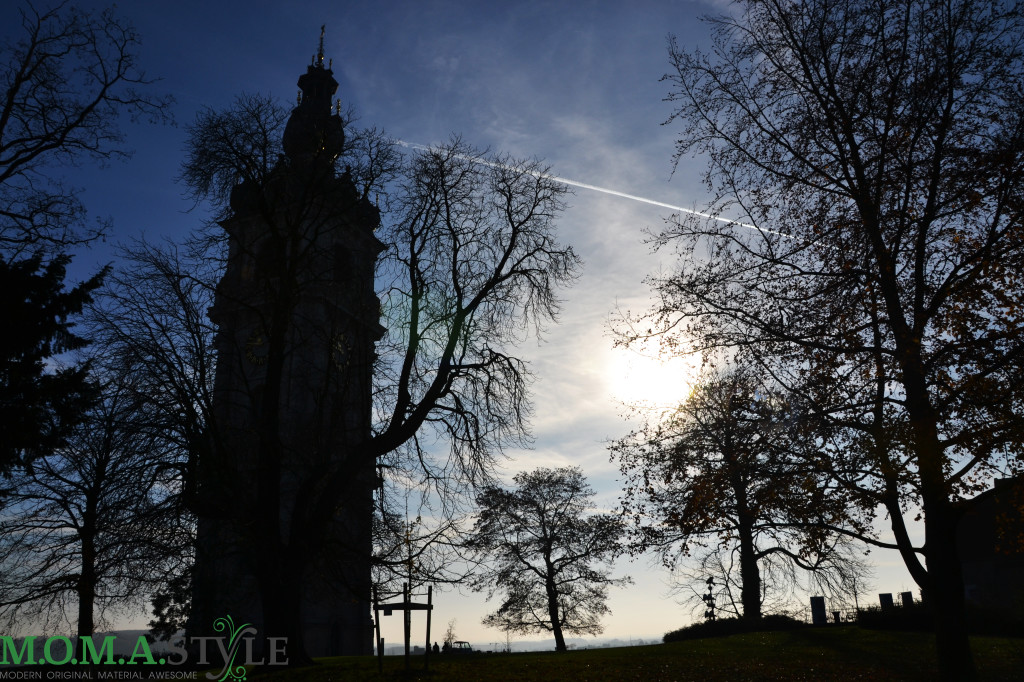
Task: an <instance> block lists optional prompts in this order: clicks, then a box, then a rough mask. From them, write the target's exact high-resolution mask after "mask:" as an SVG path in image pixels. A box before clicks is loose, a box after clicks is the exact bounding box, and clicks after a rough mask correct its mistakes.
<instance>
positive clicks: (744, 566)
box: [739, 517, 761, 620]
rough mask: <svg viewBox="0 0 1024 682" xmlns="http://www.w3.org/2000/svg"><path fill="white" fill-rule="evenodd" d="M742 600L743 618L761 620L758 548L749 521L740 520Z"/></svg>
mask: <svg viewBox="0 0 1024 682" xmlns="http://www.w3.org/2000/svg"><path fill="white" fill-rule="evenodd" d="M739 536H740V581H741V583H742V587H741V589H740V600H741V601H742V602H743V618H744V619H746V620H760V618H761V571H760V569H759V568H758V566H757V559H758V556H757V548H756V547H755V546H754V532H753V529H752V527H751V523H750V521H749V520H747V519H744V518H743V517H741V518H740V526H739Z"/></svg>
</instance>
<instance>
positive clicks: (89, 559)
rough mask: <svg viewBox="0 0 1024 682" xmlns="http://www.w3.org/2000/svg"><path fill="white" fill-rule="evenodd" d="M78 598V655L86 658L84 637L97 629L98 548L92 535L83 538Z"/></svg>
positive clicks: (76, 591) (80, 657)
mask: <svg viewBox="0 0 1024 682" xmlns="http://www.w3.org/2000/svg"><path fill="white" fill-rule="evenodd" d="M75 593H76V594H75V596H76V597H77V598H78V624H77V636H78V645H77V652H76V657H77V659H78V660H79V661H84V660H85V643H84V642H83V641H82V640H83V638H84V637H89V636H91V635H92V634H93V631H94V630H95V629H96V623H95V621H94V619H93V603H94V602H95V601H96V549H95V543H94V541H93V538H92V537H83V538H82V566H81V570H80V573H79V576H78V584H77V586H76V589H75Z"/></svg>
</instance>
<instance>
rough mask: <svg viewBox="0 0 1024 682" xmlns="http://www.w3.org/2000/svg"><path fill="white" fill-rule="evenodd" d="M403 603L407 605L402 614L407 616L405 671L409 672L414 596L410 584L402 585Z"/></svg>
mask: <svg viewBox="0 0 1024 682" xmlns="http://www.w3.org/2000/svg"><path fill="white" fill-rule="evenodd" d="M402 601H403V602H404V603H405V610H403V611H402V614H403V615H404V616H405V671H406V672H408V671H409V669H410V668H409V666H410V665H411V663H410V661H409V645H410V644H411V643H412V609H410V608H409V603H410V602H411V601H412V594H411V591H410V589H409V583H402Z"/></svg>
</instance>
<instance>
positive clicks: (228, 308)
mask: <svg viewBox="0 0 1024 682" xmlns="http://www.w3.org/2000/svg"><path fill="white" fill-rule="evenodd" d="M298 85H299V89H300V95H299V101H298V104H297V106H296V107H295V108H294V109H293V111H292V112H291V116H290V118H289V119H288V122H287V126H286V128H285V132H284V138H283V148H284V154H283V155H282V156H281V158H280V159H279V160H278V161H277V162H276V164H275V165H274V166H273V169H272V170H271V171H270V172H269V174H267V175H266V177H261V178H254V179H250V180H246V181H245V182H243V183H241V184H239V185H238V186H236V187H235V188H234V190H233V192H232V194H231V212H230V217H228V218H227V219H226V220H224V221H223V222H222V223H221V226H222V227H223V229H224V231H225V232H226V234H227V236H228V255H227V267H226V269H225V271H224V274H223V277H222V279H221V281H220V283H219V285H218V287H217V292H216V298H215V303H214V306H213V308H211V310H210V319H211V320H212V321H213V322H214V323H215V324H216V325H217V329H218V334H217V339H216V351H217V368H216V375H215V380H214V396H213V415H212V419H211V423H212V424H213V428H212V429H211V434H212V435H211V437H210V438H209V439H208V440H209V441H210V442H211V443H213V445H211V446H210V447H209V448H208V452H209V454H207V455H205V456H201V459H200V465H199V466H200V474H199V491H198V496H197V497H198V499H199V504H198V505H197V506H198V516H199V527H198V536H199V540H198V543H197V556H196V566H195V574H194V580H193V612H192V617H191V621H190V623H191V625H190V630H191V631H192V632H193V633H195V634H197V635H213V634H215V633H214V632H212V631H211V626H212V623H213V621H214V620H215V619H217V618H220V617H222V616H225V615H231V617H232V618H233V619H234V622H235V623H236V624H238V623H246V622H247V623H252V624H254V625H255V626H256V627H257V629H258V630H259V631H260V632H261V633H264V632H265V630H264V629H263V627H262V624H263V621H264V606H265V605H264V604H263V603H262V600H261V596H260V595H261V594H265V593H266V589H267V588H266V585H267V583H268V581H272V580H274V574H272V573H269V572H268V568H267V566H268V565H269V564H271V563H273V562H276V561H286V560H288V559H290V558H292V557H294V556H296V555H297V554H298V553H299V552H311V554H310V556H315V559H314V560H311V561H310V562H309V565H308V566H307V568H306V570H305V571H304V572H303V574H302V579H301V581H300V582H301V585H293V584H289V585H283V586H282V589H287V590H292V591H294V596H293V598H294V599H295V600H298V601H300V602H301V605H302V607H301V613H302V633H303V635H302V636H303V639H304V643H305V647H306V651H307V652H308V653H309V654H310V655H311V656H325V655H338V654H366V653H371V652H372V628H371V621H370V591H371V587H370V553H371V529H372V520H373V487H374V481H375V476H374V467H373V462H372V461H371V462H365V461H359V460H358V456H357V454H354V453H357V452H358V450H359V445H360V444H361V443H363V442H365V441H366V440H367V439H368V438H369V436H370V424H371V377H372V365H373V360H374V358H375V355H374V343H375V342H376V341H377V340H378V339H380V337H381V336H382V334H383V331H384V330H383V328H382V327H381V326H380V323H379V316H380V303H379V300H378V299H377V297H376V295H375V293H374V267H375V263H376V260H377V257H378V255H379V253H380V251H381V249H382V245H381V243H380V242H379V241H378V240H377V238H376V237H375V236H374V230H375V229H376V228H377V227H378V225H379V221H380V218H379V213H378V211H377V209H376V208H375V207H374V206H373V205H372V204H371V203H370V202H369V201H367V200H366V199H365V198H364V197H360V196H359V194H358V192H357V190H356V187H355V185H354V184H353V182H352V180H351V178H350V177H349V174H348V172H347V170H346V171H345V172H344V173H342V174H338V173H336V171H335V166H336V163H337V158H338V156H339V154H340V153H341V151H342V149H343V145H344V141H345V136H344V130H343V124H342V120H341V118H340V116H339V115H338V114H337V113H335V112H332V98H333V96H334V94H335V92H336V90H337V87H338V83H337V81H336V80H335V79H334V77H333V74H332V71H331V69H330V68H329V66H328V67H325V66H324V55H323V38H322V34H321V41H320V51H319V54H318V55H317V56H316V57H314V59H313V63H312V64H311V65H310V66H309V67H308V68H307V69H306V72H305V73H304V74H302V75H301V76H300V78H299V81H298ZM328 464H330V465H333V466H337V465H339V464H340V465H341V466H342V467H344V469H345V470H346V472H349V471H350V472H351V475H350V476H347V477H346V478H347V480H346V482H345V484H344V488H345V489H344V490H343V491H340V497H339V499H340V503H339V504H337V505H336V506H335V507H334V512H333V513H334V516H333V519H331V520H330V521H329V523H327V524H326V528H321V529H320V531H321V532H318V533H315V534H312V535H310V534H308V529H309V527H310V525H309V524H307V523H306V522H305V521H304V519H307V518H313V517H311V516H310V510H309V506H310V504H311V501H313V500H316V499H318V498H317V495H319V494H320V493H322V490H320V489H319V488H318V486H320V485H321V484H322V476H320V475H319V473H320V472H322V471H323V470H324V468H325V466H326V465H328ZM321 516H323V515H322V514H321ZM327 516H328V517H330V514H328V515H327ZM275 531H276V532H275ZM325 538H326V539H325ZM312 540H315V541H316V543H319V544H318V545H317V547H316V548H315V549H314V550H310V549H309V547H310V546H311V545H310V542H311V541H312ZM278 575H280V574H278ZM261 589H262V590H263V591H262V592H261ZM275 594H276V592H275Z"/></svg>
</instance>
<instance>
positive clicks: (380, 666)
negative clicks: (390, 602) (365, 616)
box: [373, 586, 384, 675]
mask: <svg viewBox="0 0 1024 682" xmlns="http://www.w3.org/2000/svg"><path fill="white" fill-rule="evenodd" d="M373 623H374V626H375V627H376V628H377V637H376V642H377V672H379V673H380V674H381V675H383V674H384V640H383V639H382V638H381V636H380V599H379V597H378V595H377V587H376V586H374V588H373Z"/></svg>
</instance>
